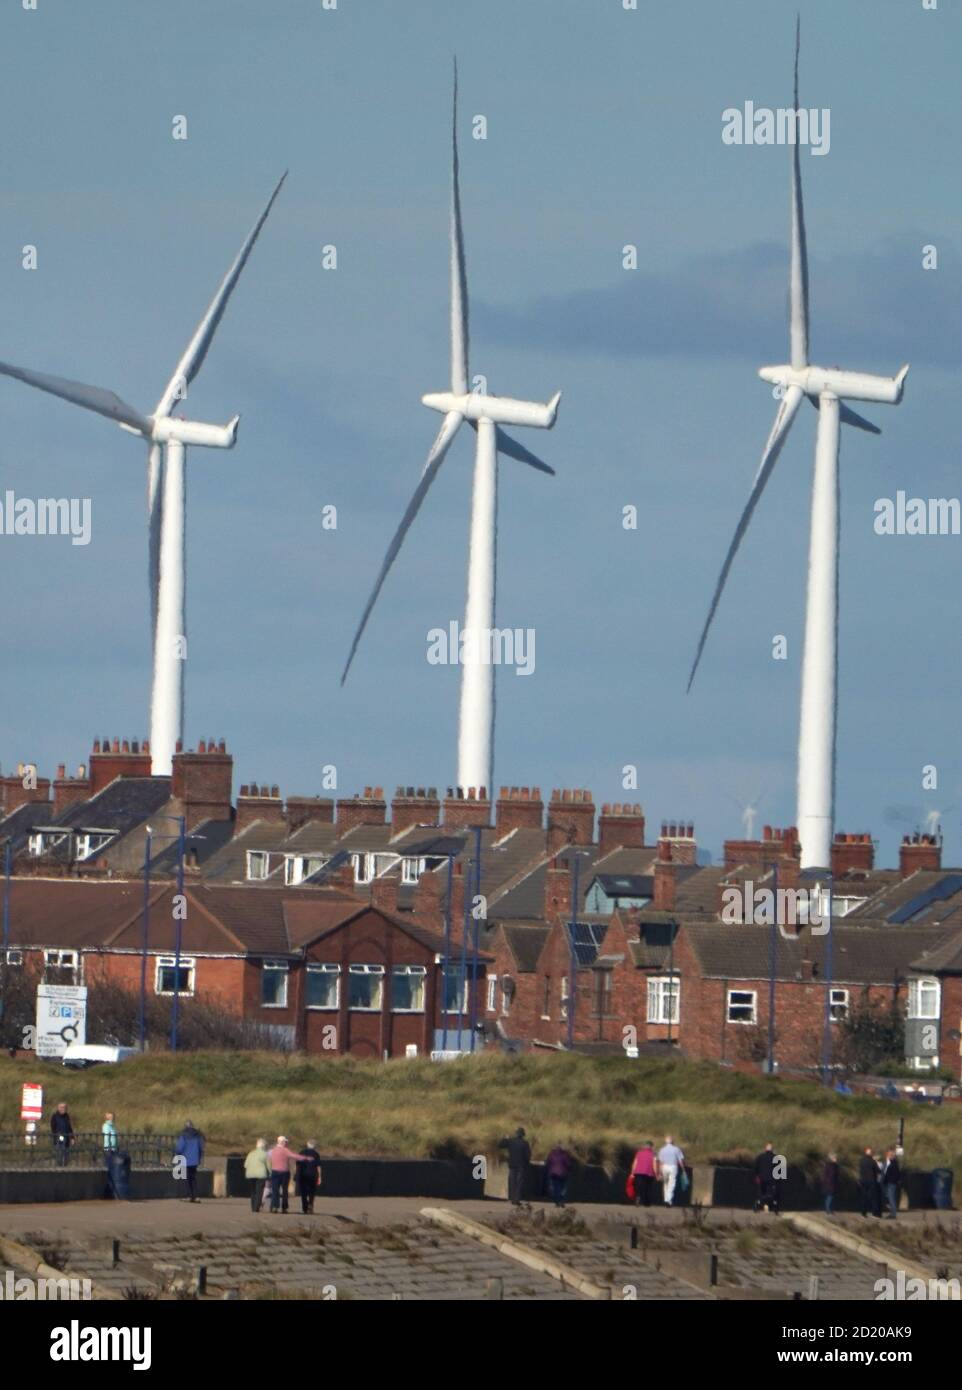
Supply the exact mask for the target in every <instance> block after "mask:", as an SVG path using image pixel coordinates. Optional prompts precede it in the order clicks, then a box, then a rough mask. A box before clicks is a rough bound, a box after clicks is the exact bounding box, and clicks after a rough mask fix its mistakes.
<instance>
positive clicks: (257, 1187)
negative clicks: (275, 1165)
mask: <svg viewBox="0 0 962 1390" xmlns="http://www.w3.org/2000/svg"><path fill="white" fill-rule="evenodd" d="M244 1176H245V1177H246V1178H247V1179H248V1181H249V1182H250V1185H251V1211H255V1212H256V1211H260V1209H261V1202H263V1200H264V1188H265V1186H266V1184H267V1182H268V1180H269V1178H270V1176H271V1164H270V1159H269V1158H268V1157H267V1140H266V1139H258V1141H257V1143H256V1144H255V1145H254V1147H253V1148H252V1149H251V1151H250V1153H249V1154H248V1155H247V1157H246V1158H245V1159H244Z"/></svg>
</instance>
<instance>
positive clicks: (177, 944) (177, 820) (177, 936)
mask: <svg viewBox="0 0 962 1390" xmlns="http://www.w3.org/2000/svg"><path fill="white" fill-rule="evenodd" d="M154 819H155V820H166V821H172V822H173V824H174V825H176V826H177V834H176V835H165V836H163V838H164V839H166V840H176V841H177V896H178V898H183V896H184V856H185V853H186V848H187V820H186V818H185V817H184V816H155V817H154ZM191 838H192V839H193V838H195V837H194V836H192V837H191ZM153 839H154V832H153V830H152V829H151V827H150V826H149V825H148V826H147V827H146V835H145V837H144V938H143V949H142V954H141V962H140V1046H141V1048H143V1046H144V1035H145V1029H146V1022H145V1011H146V997H147V942H148V931H149V927H148V922H149V915H150V850H151V845H152V843H153ZM182 921H183V918H182V917H181V915H180V914H179V913H175V915H174V922H175V923H176V926H175V928H174V1002H173V1007H172V1009H171V1015H170V1050H171V1052H176V1051H177V1032H178V1028H179V1026H180V948H181V933H182V927H181V922H182Z"/></svg>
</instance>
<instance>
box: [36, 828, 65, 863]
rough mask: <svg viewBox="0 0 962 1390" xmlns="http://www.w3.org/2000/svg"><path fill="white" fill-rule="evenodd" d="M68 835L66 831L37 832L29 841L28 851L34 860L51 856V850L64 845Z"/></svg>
mask: <svg viewBox="0 0 962 1390" xmlns="http://www.w3.org/2000/svg"><path fill="white" fill-rule="evenodd" d="M68 833H69V832H68V831H66V830H35V831H34V832H33V834H32V835H30V836H29V837H28V839H27V849H28V851H29V853H30V854H32V855H33V856H34V858H37V857H39V856H40V855H41V854H49V852H50V850H52V849H56V847H57V845H60V844H63V842H64V840H65V839H66V838H67V835H68Z"/></svg>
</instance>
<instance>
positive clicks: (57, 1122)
mask: <svg viewBox="0 0 962 1390" xmlns="http://www.w3.org/2000/svg"><path fill="white" fill-rule="evenodd" d="M50 1133H51V1135H52V1136H53V1148H54V1153H55V1154H56V1156H57V1167H58V1168H66V1166H67V1164H68V1163H69V1162H70V1145H71V1144H72V1143H73V1125H72V1124H71V1123H70V1116H69V1115H68V1114H67V1102H66V1101H63V1100H62V1101H61V1102H60V1104H59V1105H58V1106H57V1108H56V1110H55V1111H54V1112H53V1114H52V1115H51V1116H50Z"/></svg>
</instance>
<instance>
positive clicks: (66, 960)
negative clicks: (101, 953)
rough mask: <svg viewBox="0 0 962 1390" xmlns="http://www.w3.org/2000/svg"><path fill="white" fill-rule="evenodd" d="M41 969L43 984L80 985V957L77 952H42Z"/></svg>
mask: <svg viewBox="0 0 962 1390" xmlns="http://www.w3.org/2000/svg"><path fill="white" fill-rule="evenodd" d="M43 967H44V983H45V984H48V985H76V984H79V983H80V957H79V954H78V952H77V951H44V953H43Z"/></svg>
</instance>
